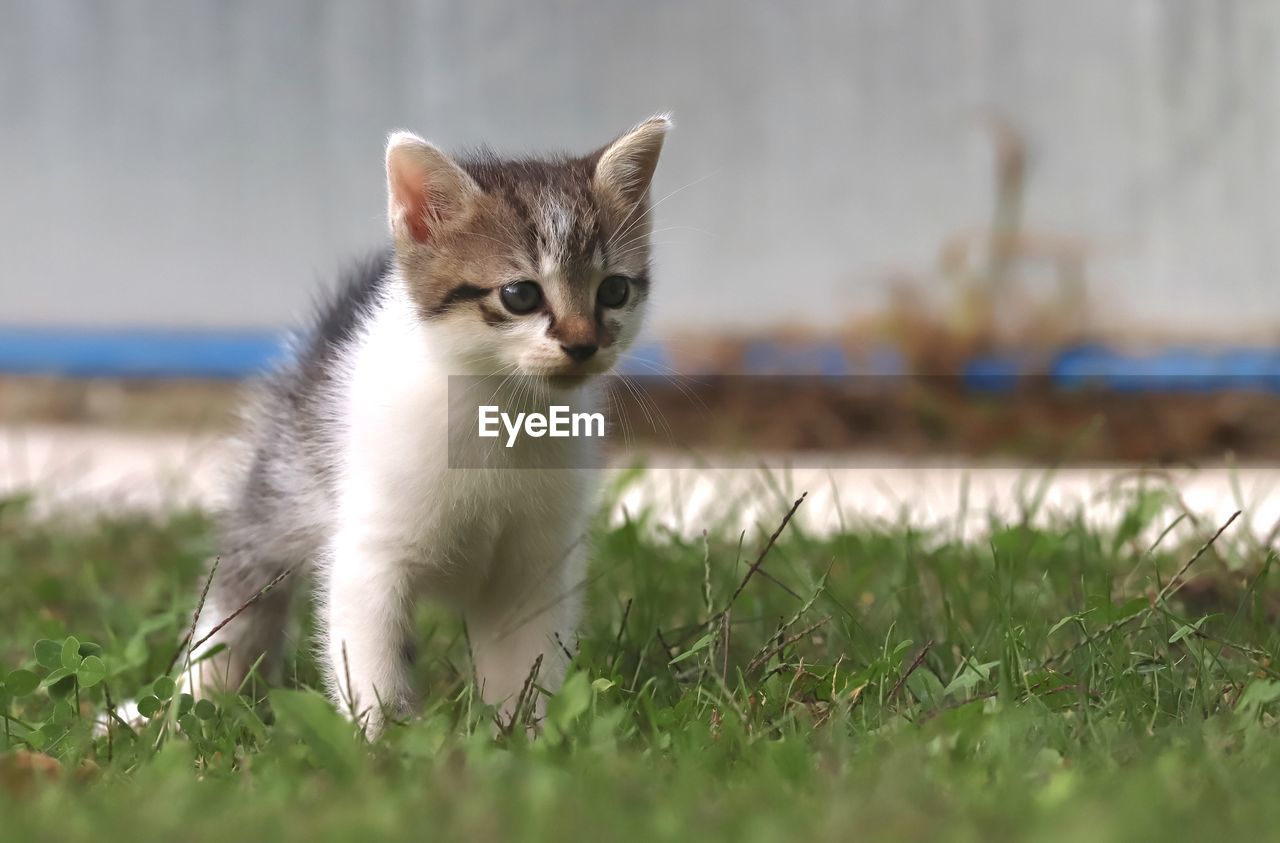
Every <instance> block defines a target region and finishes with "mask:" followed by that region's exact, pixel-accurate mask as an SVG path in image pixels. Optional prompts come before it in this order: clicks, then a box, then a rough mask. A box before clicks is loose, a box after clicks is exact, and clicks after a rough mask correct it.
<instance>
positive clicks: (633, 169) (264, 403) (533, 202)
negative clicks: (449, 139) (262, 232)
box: [193, 116, 670, 735]
mask: <svg viewBox="0 0 1280 843" xmlns="http://www.w3.org/2000/svg"><path fill="white" fill-rule="evenodd" d="M669 128H670V121H669V119H668V118H667V117H666V116H658V117H653V118H651V119H649V120H647V121H645V122H644V123H641V124H640V125H639V126H637V127H635V128H634V129H632V130H631V131H630V132H628V133H627V134H625V135H623V136H622V137H620V138H619V139H618V140H616V141H614V142H613V143H610V144H608V145H606V146H605V147H603V148H602V149H600V150H597V151H596V152H593V153H591V154H589V155H586V156H583V157H576V158H572V157H563V158H554V159H520V160H501V159H499V158H496V157H494V156H493V155H492V154H489V153H487V152H485V153H481V154H478V155H474V156H470V157H459V158H456V159H455V158H451V157H450V156H448V155H446V154H445V153H444V152H442V151H440V150H439V149H437V148H436V147H435V146H432V145H431V144H429V143H427V142H426V141H424V140H422V139H421V138H419V137H417V136H415V135H412V134H409V133H407V132H398V133H396V134H394V135H392V136H391V138H390V142H389V143H388V145H387V153H386V171H387V187H388V220H389V223H390V228H391V240H392V245H391V248H390V249H389V251H388V252H387V253H386V254H384V255H382V256H380V257H378V258H377V259H375V260H373V261H370V262H369V263H367V265H365V266H362V267H360V268H359V269H358V270H357V271H356V272H354V273H353V275H352V277H351V278H350V279H348V284H347V286H346V287H345V289H344V291H343V292H342V294H341V295H340V297H339V298H338V300H337V301H336V302H335V303H334V304H333V305H332V306H331V307H329V308H327V310H326V311H325V312H324V313H323V314H322V316H321V318H320V320H319V323H318V325H317V326H316V328H315V330H314V331H313V333H312V335H311V336H310V338H309V339H307V340H306V341H305V343H304V344H302V345H300V346H299V351H298V354H297V355H296V358H295V360H294V361H293V362H292V363H290V364H288V365H286V366H285V367H284V368H283V369H282V370H281V371H279V372H278V373H277V374H276V375H275V376H274V377H273V378H272V379H270V381H269V382H268V383H267V384H266V388H265V390H264V393H263V395H262V396H261V398H260V400H259V402H258V405H257V406H256V408H255V409H254V411H253V412H252V413H251V417H250V436H251V442H250V444H251V445H252V456H251V458H250V462H249V464H248V465H247V467H246V469H245V471H244V474H243V477H242V479H241V480H240V483H239V486H238V489H237V494H236V497H235V500H234V503H233V504H232V506H231V507H230V508H229V511H228V512H227V513H226V514H225V517H224V518H223V522H222V531H221V540H222V548H221V554H222V555H221V562H220V564H219V567H218V569H217V572H216V576H215V577H214V580H213V583H212V587H211V589H210V593H209V596H208V601H207V603H206V605H205V606H204V610H203V612H202V614H201V618H202V620H201V622H200V629H199V630H197V632H196V639H197V640H199V639H200V638H203V637H205V636H206V635H207V634H208V632H210V631H211V630H212V629H213V627H214V625H215V624H216V623H217V622H218V621H220V620H222V619H223V618H225V617H227V616H228V615H230V614H231V613H232V612H234V611H235V610H236V609H237V607H240V606H241V605H243V604H244V603H245V602H246V601H249V600H250V599H251V598H252V597H253V596H254V595H255V594H256V593H257V592H258V591H259V590H260V589H261V588H262V587H263V586H264V585H265V584H266V583H268V582H270V581H271V580H273V579H274V578H276V577H277V576H278V575H279V574H281V573H282V572H284V571H286V570H289V569H292V570H293V573H292V575H290V576H288V577H285V578H284V579H283V580H281V581H280V582H279V584H278V585H276V586H275V587H274V588H273V589H271V590H270V591H268V592H267V593H266V594H265V595H264V596H263V597H262V598H261V599H259V600H258V601H257V602H255V603H253V604H252V605H251V606H250V607H249V608H248V609H247V610H245V611H244V612H243V613H242V614H241V615H240V616H239V617H237V618H236V619H235V620H233V621H232V622H231V623H229V624H227V625H226V626H225V627H224V628H223V629H221V630H220V631H218V632H217V633H216V634H214V635H213V636H212V637H211V638H209V640H208V642H207V643H206V644H205V645H203V646H202V648H201V651H200V652H198V653H197V654H196V656H197V658H199V657H200V655H201V653H203V654H205V655H208V653H209V651H210V650H211V648H213V647H215V646H216V645H219V644H225V645H226V647H225V649H222V650H220V651H219V652H217V653H215V654H213V655H211V656H208V657H207V658H205V659H204V660H203V661H201V662H200V663H198V664H197V665H196V667H195V668H194V669H193V670H194V671H195V673H196V676H195V685H196V688H195V691H196V693H197V694H199V693H202V692H203V693H208V692H209V691H211V690H215V689H217V690H225V689H233V690H234V689H235V688H237V687H239V686H240V685H241V684H242V682H243V681H244V679H245V678H246V676H247V674H248V673H249V671H250V670H252V669H253V668H254V666H255V664H259V660H260V659H261V664H260V667H261V669H263V672H264V673H268V674H269V672H270V670H271V668H272V667H273V666H275V665H276V663H277V662H278V659H279V656H280V650H281V647H282V641H283V637H284V627H285V622H286V615H287V610H288V607H289V603H290V593H291V591H292V590H293V589H294V587H296V586H297V585H298V583H299V582H300V581H302V580H303V579H304V577H303V576H301V574H302V572H303V571H304V570H306V569H308V568H309V569H311V570H312V572H313V573H314V574H315V579H316V581H317V582H316V592H317V594H316V597H317V603H318V606H319V612H318V618H319V624H320V627H321V629H320V631H321V637H322V641H321V644H320V657H321V661H322V663H323V666H324V671H325V676H326V681H327V686H328V689H329V693H330V695H331V697H332V699H333V701H334V704H335V705H337V706H339V707H340V708H341V709H342V710H343V711H344V712H354V713H355V714H356V716H357V717H359V718H360V720H361V722H362V723H363V725H364V728H365V729H366V732H367V733H368V734H370V735H375V734H377V733H378V732H379V731H381V729H382V728H383V727H384V725H385V722H386V718H387V717H389V716H390V717H396V716H399V715H402V714H404V713H406V712H407V711H408V710H410V708H411V706H412V704H413V700H412V692H411V689H410V687H409V678H408V675H407V674H408V665H407V661H406V658H405V656H404V654H405V652H407V650H408V649H409V646H410V642H409V641H408V634H409V624H410V620H411V615H412V608H413V604H414V601H415V600H416V599H417V598H419V597H426V598H430V599H435V600H438V601H441V602H443V603H444V604H445V605H447V606H450V607H452V608H455V609H457V610H458V611H460V612H461V613H462V614H463V616H464V618H465V621H466V625H467V631H468V636H469V638H470V642H471V648H472V657H473V663H474V668H475V675H476V679H477V681H478V683H479V689H480V692H481V695H482V697H483V699H484V700H485V701H486V702H488V703H491V704H496V705H500V706H502V709H503V711H504V712H505V713H506V714H508V715H509V714H510V713H511V711H512V709H513V706H514V705H515V702H516V699H517V697H518V696H519V695H520V692H521V690H522V688H523V687H524V685H525V682H526V680H527V678H528V677H529V676H530V673H531V671H532V669H533V666H534V664H535V662H537V661H538V660H539V659H540V660H541V664H540V667H539V670H538V673H537V682H538V684H539V685H540V686H542V687H544V688H549V689H554V688H555V687H557V686H558V683H559V681H560V679H561V678H562V675H563V671H564V667H565V662H566V655H565V647H567V646H572V643H573V641H574V628H575V623H576V621H577V617H578V607H577V600H576V597H575V595H576V591H577V590H578V586H579V585H580V584H581V581H582V577H583V571H582V569H583V559H582V547H581V544H580V542H579V539H580V537H581V531H582V529H583V522H584V517H585V515H586V512H587V510H588V509H589V508H590V507H591V504H592V497H593V495H592V493H593V487H592V478H593V472H591V471H590V470H583V469H575V468H567V467H554V468H544V469H537V468H535V469H517V468H512V467H511V466H512V465H513V463H512V460H514V459H516V455H514V454H513V453H511V452H509V451H508V450H507V449H504V448H501V447H495V448H493V449H491V450H489V451H486V452H485V456H484V460H483V462H482V464H481V465H480V466H479V467H475V468H451V467H450V465H449V461H448V456H447V439H448V430H447V428H448V425H449V418H448V416H449V412H448V409H447V408H448V406H449V404H450V400H451V396H450V394H449V376H451V375H469V376H481V378H480V379H478V381H479V380H482V379H487V378H490V377H491V378H492V380H489V383H490V384H492V385H493V386H492V391H493V394H494V397H495V400H494V401H492V402H490V403H498V404H503V405H504V409H506V407H508V406H510V407H515V406H516V405H519V404H521V403H528V402H529V401H532V400H534V398H532V397H530V393H532V392H535V391H537V390H531V389H529V388H528V384H529V383H530V382H533V383H537V384H543V385H544V386H545V390H543V396H542V397H543V398H545V397H546V395H547V394H550V393H552V392H556V391H560V392H562V393H564V394H566V395H568V394H572V397H573V398H574V400H576V401H577V402H578V403H590V402H592V401H594V400H595V399H594V395H593V393H592V390H591V386H592V384H591V380H592V378H593V377H597V376H599V375H601V374H603V373H605V372H608V371H609V370H610V368H611V367H612V366H613V365H614V364H615V363H616V362H617V360H618V357H619V355H620V354H622V353H623V352H624V351H625V350H626V348H627V347H628V346H629V345H630V344H631V342H632V341H633V340H634V338H635V336H636V333H637V332H638V331H639V329H640V324H641V321H642V318H643V316H644V311H645V305H646V300H647V298H648V293H649V239H650V228H651V226H650V220H649V215H650V199H649V183H650V180H651V179H652V177H653V173H654V168H655V167H656V166H657V163H658V156H659V154H660V152H661V150H662V143H663V139H664V137H665V135H666V133H667V130H668V129H669ZM508 375H515V376H516V377H515V378H514V379H512V378H508V377H507V376H508ZM560 377H563V378H565V379H566V380H565V381H561V380H558V378H560ZM486 395H487V392H486ZM454 398H456V396H454ZM455 403H456V402H455ZM539 447H540V448H551V449H555V448H560V449H585V448H590V447H591V443H590V441H587V440H580V439H569V440H556V441H554V442H552V441H551V440H539ZM551 459H552V461H553V462H554V463H555V465H556V466H570V465H573V466H577V465H585V464H587V462H588V460H587V455H585V454H578V453H560V454H553V455H552V458H551ZM504 467H505V470H504ZM538 709H539V713H538V714H536V715H535V716H539V715H540V709H541V705H540V702H539V705H538Z"/></svg>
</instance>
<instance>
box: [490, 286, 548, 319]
mask: <svg viewBox="0 0 1280 843" xmlns="http://www.w3.org/2000/svg"><path fill="white" fill-rule="evenodd" d="M498 296H499V298H501V299H502V304H503V306H504V307H505V308H506V309H507V310H509V311H511V312H512V313H529V312H531V311H534V310H537V309H538V305H540V304H542V288H541V287H539V286H538V285H537V284H536V283H535V282H533V281H516V282H514V283H511V284H508V285H506V286H505V287H503V288H502V290H501V291H499V293H498Z"/></svg>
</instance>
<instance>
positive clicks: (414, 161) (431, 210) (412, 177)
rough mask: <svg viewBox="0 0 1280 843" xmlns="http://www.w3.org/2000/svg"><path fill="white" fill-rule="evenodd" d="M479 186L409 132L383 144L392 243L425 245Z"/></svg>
mask: <svg viewBox="0 0 1280 843" xmlns="http://www.w3.org/2000/svg"><path fill="white" fill-rule="evenodd" d="M479 193H480V187H479V185H477V184H476V183H475V180H474V179H472V178H471V176H469V175H467V173H466V172H465V171H464V170H463V169H462V168H461V167H459V166H458V165H457V164H456V163H454V161H453V159H452V158H450V157H449V156H448V155H445V154H444V153H443V152H441V151H440V150H439V149H438V148H436V147H435V146H433V145H431V144H430V143H427V142H426V141H425V140H423V139H422V138H420V137H418V136H417V135H415V134H413V133H411V132H396V133H395V134H393V135H392V136H391V137H390V139H389V140H388V141H387V222H388V223H389V224H390V226H391V235H392V236H393V237H395V238H396V239H399V238H401V237H407V238H409V239H410V240H412V241H413V242H416V243H430V242H431V241H432V239H433V238H434V237H435V235H436V232H437V230H438V229H439V228H440V227H441V226H443V225H447V224H448V223H449V221H450V220H452V219H454V218H456V217H457V216H459V215H460V214H461V213H462V212H463V211H464V210H466V207H467V205H468V204H469V203H470V202H471V200H472V199H473V198H474V197H475V196H476V195H478V194H479Z"/></svg>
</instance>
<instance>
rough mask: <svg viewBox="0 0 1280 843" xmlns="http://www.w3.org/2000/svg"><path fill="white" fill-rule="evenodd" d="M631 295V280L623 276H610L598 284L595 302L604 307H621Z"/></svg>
mask: <svg viewBox="0 0 1280 843" xmlns="http://www.w3.org/2000/svg"><path fill="white" fill-rule="evenodd" d="M629 295H631V279H630V278H627V277H626V276H623V275H610V276H609V277H608V278H606V279H604V280H603V281H601V282H600V289H599V290H597V291H596V300H597V301H599V302H600V304H602V305H604V306H605V307H622V306H623V305H624V304H626V303H627V297H628V296H629Z"/></svg>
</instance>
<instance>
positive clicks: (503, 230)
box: [387, 118, 670, 382]
mask: <svg viewBox="0 0 1280 843" xmlns="http://www.w3.org/2000/svg"><path fill="white" fill-rule="evenodd" d="M669 125H670V123H669V121H668V120H667V119H666V118H653V119H651V120H649V121H647V122H645V123H642V124H641V125H640V126H638V127H637V128H636V129H634V130H632V131H631V132H630V133H628V134H627V135H624V136H623V137H622V138H620V139H619V140H617V141H615V142H614V143H612V144H610V145H609V146H607V147H605V148H604V149H602V150H600V151H598V152H595V153H593V154H591V155H587V156H585V157H582V158H571V159H559V160H523V161H502V160H498V159H496V158H493V157H491V156H479V157H476V158H472V159H468V160H463V161H459V162H456V163H455V162H454V161H452V160H451V159H449V158H447V157H446V156H445V155H444V154H443V153H441V152H440V151H439V150H437V149H435V148H434V147H432V146H430V145H429V144H426V143H425V142H424V141H422V140H420V139H418V138H415V137H412V136H405V135H395V136H393V137H392V140H391V145H390V146H389V147H388V152H387V169H388V182H389V186H390V195H391V199H390V215H391V228H392V232H393V235H394V237H395V245H396V259H397V264H398V266H399V268H400V271H401V274H402V275H403V277H404V279H405V281H406V283H407V285H408V289H409V293H410V295H411V296H412V298H413V301H414V303H415V305H416V306H417V309H418V312H419V314H420V316H421V318H422V319H423V320H424V322H425V323H426V324H428V325H429V326H430V328H431V330H432V332H433V336H435V337H438V338H439V339H440V341H441V342H442V344H444V345H445V346H447V347H448V349H449V350H450V353H451V355H452V356H453V358H454V362H455V363H457V364H458V365H459V367H461V368H462V369H464V370H465V371H466V372H467V373H472V374H494V373H496V374H504V375H505V374H518V375H530V376H541V377H547V376H555V377H560V378H566V379H568V380H569V381H570V382H574V381H577V380H580V379H582V378H585V377H588V376H591V375H597V374H601V373H604V372H607V371H608V370H609V369H610V368H611V367H612V366H613V365H614V364H615V363H616V362H617V360H618V357H619V355H620V354H622V353H623V352H624V351H625V350H626V349H627V347H628V346H630V344H631V343H632V341H633V340H634V339H635V336H636V334H637V333H638V332H639V329H640V325H641V322H642V320H643V316H644V310H645V304H646V300H647V298H648V293H649V236H650V221H649V196H648V193H649V182H650V179H651V178H652V175H653V169H654V167H655V166H656V164H657V160H658V154H659V152H660V151H661V148H662V140H663V137H664V135H665V133H666V130H667V128H668V127H669Z"/></svg>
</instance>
